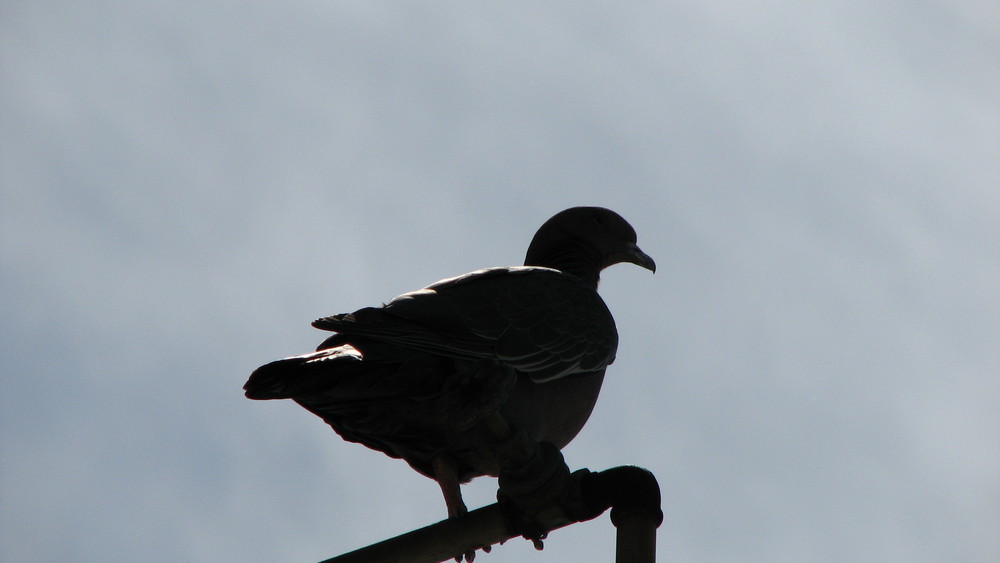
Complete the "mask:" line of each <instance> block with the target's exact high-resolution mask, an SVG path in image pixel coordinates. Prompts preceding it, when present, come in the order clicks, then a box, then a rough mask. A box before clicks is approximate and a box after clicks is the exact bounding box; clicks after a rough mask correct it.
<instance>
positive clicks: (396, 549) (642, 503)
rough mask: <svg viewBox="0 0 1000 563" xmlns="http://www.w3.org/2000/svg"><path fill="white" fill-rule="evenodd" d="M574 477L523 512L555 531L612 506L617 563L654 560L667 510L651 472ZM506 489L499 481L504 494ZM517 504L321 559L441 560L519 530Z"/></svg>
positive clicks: (359, 562)
mask: <svg viewBox="0 0 1000 563" xmlns="http://www.w3.org/2000/svg"><path fill="white" fill-rule="evenodd" d="M570 477H571V478H570V479H569V483H568V484H567V483H566V482H563V483H562V485H560V486H561V487H563V491H562V494H561V495H553V496H550V493H547V492H546V491H542V493H543V494H539V495H538V497H536V498H550V499H552V500H551V501H549V502H548V503H547V504H545V503H539V504H541V505H542V506H537V505H536V506H534V507H533V510H531V513H530V514H527V515H526V516H524V517H526V518H527V519H528V520H530V522H531V524H532V525H534V526H537V527H538V528H540V529H541V530H547V531H552V530H556V529H558V528H561V527H563V526H567V525H569V524H574V523H576V522H583V521H585V520H590V519H592V518H596V517H597V516H600V515H601V514H602V513H604V511H605V510H607V509H608V508H612V510H611V521H612V523H614V525H615V527H616V528H617V530H618V531H617V540H616V559H615V561H616V563H654V561H655V560H656V528H657V527H659V525H660V522H662V520H663V513H662V512H661V511H660V489H659V486H658V485H657V483H656V478H655V477H654V476H653V474H652V473H650V472H649V471H646V470H645V469H641V468H638V467H631V466H623V467H614V468H612V469H608V470H606V471H601V472H597V473H592V472H590V471H587V470H585V469H583V470H580V471H577V472H575V473H573V474H572V475H571V476H570ZM503 482H504V481H503V479H501V483H503ZM503 493H504V488H503V487H501V489H500V494H501V495H503ZM528 504H530V503H528ZM513 509H516V507H512V505H511V504H510V503H508V504H507V505H506V506H504V507H501V504H500V503H496V504H491V505H489V506H485V507H483V508H479V509H477V510H473V511H471V512H469V513H467V514H465V515H464V516H461V517H459V518H452V519H448V520H444V521H441V522H438V523H436V524H432V525H430V526H426V527H424V528H420V529H418V530H414V531H412V532H408V533H405V534H402V535H399V536H396V537H394V538H391V539H388V540H385V541H382V542H379V543H376V544H372V545H369V546H368V547H363V548H361V549H357V550H355V551H352V552H350V553H345V554H344V555H340V556H338V557H334V558H332V559H327V560H325V561H323V562H322V563H441V562H444V561H448V560H450V559H454V558H455V557H457V556H460V555H463V554H465V553H469V552H472V551H474V550H476V549H483V548H488V547H489V546H491V545H493V544H496V543H501V542H504V541H507V540H509V539H511V538H514V537H517V536H519V535H521V532H519V531H512V530H511V529H510V527H509V524H508V522H509V521H511V518H510V517H511V514H510V511H511V510H513ZM505 511H506V512H507V517H505V515H504V512H505ZM515 519H516V518H515ZM514 527H515V528H516V527H517V526H516V525H515V526H514ZM539 545H540V544H539Z"/></svg>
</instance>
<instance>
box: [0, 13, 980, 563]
mask: <svg viewBox="0 0 1000 563" xmlns="http://www.w3.org/2000/svg"><path fill="white" fill-rule="evenodd" d="M0 65H2V66H0V72H2V83H0V143H2V146H0V149H2V153H0V181H2V186H0V288H2V290H0V319H2V320H0V357H2V364H0V374H2V378H3V379H2V386H3V390H4V391H3V393H2V394H0V405H2V413H0V417H2V418H0V423H2V424H0V438H2V457H0V560H3V561H11V562H13V561H38V562H41V561H64V560H70V561H80V562H105V561H260V562H270V561H282V562H284V561H287V562H309V561H318V560H321V559H325V558H328V557H332V556H334V555H337V554H340V553H342V552H345V551H349V550H351V549H354V548H357V547H360V546H363V545H366V544H368V543H371V542H374V541H378V540H380V539H384V538H387V537H390V536H393V535H396V534H398V533H402V532H405V531H408V530H410V529H413V528H416V527H420V526H423V525H426V524H429V523H432V522H434V521H437V520H439V519H441V518H442V517H443V516H444V514H445V512H444V503H443V502H442V500H441V498H440V493H439V491H438V489H437V486H436V485H435V484H434V483H433V482H432V481H430V480H428V479H426V478H424V477H421V476H419V475H417V474H416V473H414V472H413V471H412V470H410V469H409V468H408V467H407V466H406V464H405V463H402V462H400V461H398V460H391V459H389V458H387V457H385V456H384V455H382V454H379V453H376V452H372V451H369V450H367V449H365V448H363V447H362V446H359V445H356V444H348V443H346V442H343V441H342V440H340V438H339V437H338V436H336V435H335V434H334V433H333V432H332V431H330V430H329V429H328V428H327V427H326V426H325V425H324V424H323V423H322V422H321V421H320V420H319V419H318V418H316V417H314V416H312V415H310V414H309V413H307V412H306V411H305V410H303V409H301V408H299V407H298V406H296V405H295V404H293V403H291V402H287V401H286V402H253V401H248V400H246V399H245V398H244V397H243V395H242V390H241V387H242V385H243V383H244V381H245V380H246V377H247V376H248V375H249V373H250V372H251V371H252V370H253V369H254V368H255V367H256V366H258V365H260V364H263V363H265V362H268V361H270V360H273V359H276V358H279V357H282V356H287V355H292V354H297V353H302V352H306V351H308V350H310V349H312V348H313V347H314V346H315V345H316V344H317V343H318V342H319V341H320V340H321V339H322V338H323V335H322V334H321V333H319V332H318V331H316V330H314V329H312V328H311V327H310V326H309V322H310V321H311V320H312V319H314V318H316V317H319V316H322V315H328V314H333V313H339V312H345V311H351V310H354V309H356V308H359V307H361V306H365V305H372V304H377V303H379V302H382V301H385V300H388V299H389V298H391V297H393V296H394V295H396V294H398V293H401V292H403V291H407V290H411V289H416V288H418V287H421V286H424V285H426V284H428V283H431V282H433V281H436V280H437V279H439V278H442V277H446V276H451V275H455V274H459V273H462V272H465V271H469V270H473V269H476V268H479V267H485V266H493V265H507V264H516V263H519V262H520V261H521V260H522V258H523V254H524V250H525V249H526V247H527V244H528V242H529V240H530V238H531V236H532V235H533V233H534V230H535V229H536V228H537V227H538V226H539V225H541V223H542V222H543V221H544V220H545V219H547V218H548V217H549V216H551V215H552V214H554V213H555V212H557V211H559V210H561V209H563V208H566V207H570V206H574V205H604V206H607V207H611V208H613V209H615V210H617V211H619V212H620V213H621V214H622V215H623V216H625V217H626V218H627V219H628V220H629V221H630V222H631V223H632V224H633V225H634V226H635V227H636V230H637V231H638V233H639V243H640V245H641V246H642V247H643V249H644V250H646V251H647V252H648V253H649V254H651V255H653V256H654V257H655V258H656V260H657V264H658V266H659V271H658V273H657V274H656V275H655V276H650V275H649V274H648V272H644V271H641V270H638V269H636V268H629V267H623V266H620V267H616V268H613V269H611V270H609V271H607V272H606V273H605V276H604V282H603V283H602V286H601V291H602V295H603V296H604V298H605V300H606V301H607V302H608V304H609V306H610V307H611V309H612V311H613V312H614V313H615V316H616V318H617V321H618V326H619V332H620V334H621V341H622V342H621V347H620V349H619V353H618V360H617V361H616V363H615V365H614V366H612V367H611V369H610V370H609V376H608V379H607V382H606V384H605V389H604V392H603V395H602V398H601V401H600V402H599V403H598V406H597V410H596V412H595V414H594V416H593V417H592V419H591V421H590V423H589V424H588V426H587V427H586V428H585V429H584V431H583V432H582V433H581V435H580V436H579V437H578V438H577V440H576V441H575V442H574V443H572V444H571V445H570V446H569V447H568V448H567V449H566V450H565V454H566V459H567V461H568V463H569V464H570V466H571V467H573V468H578V467H589V468H591V469H594V470H599V469H605V468H608V467H612V466H616V465H622V464H637V465H641V466H643V467H647V468H649V469H650V470H652V471H653V472H654V473H655V474H656V476H657V477H658V479H659V482H660V485H661V488H662V490H663V508H664V512H665V514H666V519H665V520H664V523H663V526H662V527H661V528H660V532H659V535H658V540H659V543H658V548H659V553H660V560H661V561H677V562H681V561H684V562H705V561H720V562H721V561H755V562H758V561H759V562H775V561H789V562H801V561H822V562H843V561H866V562H867V561H893V562H913V561H974V562H990V561H998V560H1000V535H998V534H997V530H1000V433H998V429H1000V346H998V345H997V343H998V342H1000V289H998V288H1000V164H998V158H1000V103H998V102H997V100H1000V10H998V9H997V7H996V6H995V4H994V3H992V2H987V1H977V0H967V1H948V2H945V1H931V2H922V3H899V2H888V1H885V0H875V1H866V2H860V1H847V2H822V1H821V2H813V3H802V2H791V1H770V2H756V3H746V2H725V1H714V2H674V3H670V4H659V5H650V4H648V3H634V4H633V3H629V2H626V3H610V2H603V3H598V2H574V3H555V4H554V3H541V4H539V3H528V2H504V3H493V4H490V5H485V4H482V3H464V2H463V3H458V2H454V3H445V2H436V3H426V4H423V5H420V6H417V5H415V4H413V3H402V2H399V3H391V2H364V3H344V2H311V1H307V0H292V1H289V2H281V3H277V2H255V1H250V2H240V3H232V2H222V1H218V0H209V1H199V2H189V1H183V0H177V1H166V2H115V1H94V2H56V1H49V0H38V1H34V2H30V3H29V2H6V3H4V4H3V6H2V7H0ZM495 490H496V482H495V480H493V479H480V480H478V481H475V482H474V483H473V484H472V485H470V486H468V487H466V493H465V494H466V499H467V501H469V504H470V505H471V506H481V505H484V504H488V503H490V502H492V501H493V498H494V494H495ZM613 551H614V528H613V527H612V526H611V524H610V522H609V520H608V518H607V516H603V517H602V518H600V519H598V520H595V521H593V522H589V523H585V524H580V525H576V526H572V527H570V528H566V529H564V530H560V531H558V532H555V533H553V534H552V536H551V537H550V539H549V540H548V541H547V542H546V549H545V551H544V552H542V553H540V554H536V553H535V552H534V550H533V549H532V548H531V545H530V543H528V542H525V541H513V542H508V543H507V544H506V545H504V546H502V547H498V548H496V549H494V552H493V553H492V554H489V555H485V556H481V557H482V560H483V561H485V562H487V563H504V562H513V561H610V560H612V559H613Z"/></svg>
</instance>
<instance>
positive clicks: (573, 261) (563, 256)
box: [524, 207, 656, 284]
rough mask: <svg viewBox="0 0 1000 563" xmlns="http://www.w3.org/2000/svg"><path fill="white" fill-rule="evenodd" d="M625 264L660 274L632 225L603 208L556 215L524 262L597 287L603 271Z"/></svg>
mask: <svg viewBox="0 0 1000 563" xmlns="http://www.w3.org/2000/svg"><path fill="white" fill-rule="evenodd" d="M621 262H629V263H632V264H635V265H637V266H640V267H642V268H645V269H647V270H649V271H651V272H655V271H656V262H654V261H653V259H652V258H651V257H650V256H649V255H648V254H646V253H645V252H643V251H642V250H640V249H639V246H638V245H637V244H636V234H635V229H633V228H632V225H629V224H628V221H626V220H625V219H623V218H622V216H621V215H619V214H617V213H615V212H614V211H611V210H610V209H605V208H603V207H572V208H570V209H567V210H565V211H560V212H559V213H557V214H555V215H554V216H553V217H552V218H551V219H549V220H548V221H546V222H545V223H544V224H543V225H542V226H541V227H540V228H539V229H538V232H536V233H535V237H534V238H533V239H532V241H531V244H530V245H529V246H528V253H527V255H526V256H525V260H524V264H525V265H526V266H545V267H548V268H555V269H557V270H562V271H564V272H567V273H571V274H574V275H577V276H580V277H581V278H584V279H586V280H592V281H593V282H594V283H595V284H596V282H597V280H598V279H599V274H600V271H601V270H603V269H604V268H607V267H608V266H611V265H613V264H618V263H621Z"/></svg>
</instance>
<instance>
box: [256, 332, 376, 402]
mask: <svg viewBox="0 0 1000 563" xmlns="http://www.w3.org/2000/svg"><path fill="white" fill-rule="evenodd" d="M361 359H362V355H361V352H359V351H358V350H357V349H356V348H355V347H353V346H351V345H350V344H344V345H341V346H337V347H334V348H328V349H326V350H320V351H318V352H312V353H310V354H303V355H301V356H292V357H290V358H284V359H281V360H277V361H274V362H271V363H269V364H265V365H263V366H261V367H259V368H257V369H256V370H254V372H253V373H252V374H250V379H248V380H247V382H246V385H244V386H243V390H244V391H246V396H247V398H248V399H257V400H266V399H292V398H295V397H298V396H301V395H303V394H306V393H308V391H309V390H310V389H314V388H315V387H316V386H317V384H319V383H320V382H319V381H317V378H323V379H328V378H329V375H330V368H333V367H334V365H337V366H341V364H343V363H347V362H349V363H352V364H353V362H360V361H361Z"/></svg>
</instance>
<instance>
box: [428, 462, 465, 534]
mask: <svg viewBox="0 0 1000 563" xmlns="http://www.w3.org/2000/svg"><path fill="white" fill-rule="evenodd" d="M431 465H432V466H433V468H434V480H435V481H437V483H438V486H439V487H441V493H442V494H443V495H444V503H445V505H446V506H447V507H448V518H457V517H459V516H462V515H463V514H465V513H466V512H468V511H469V509H468V508H466V507H465V502H464V501H463V500H462V489H461V487H460V486H459V482H458V470H457V469H456V467H455V460H454V459H453V458H452V457H451V456H450V455H448V454H440V455H437V456H435V457H434V460H433V461H431Z"/></svg>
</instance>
